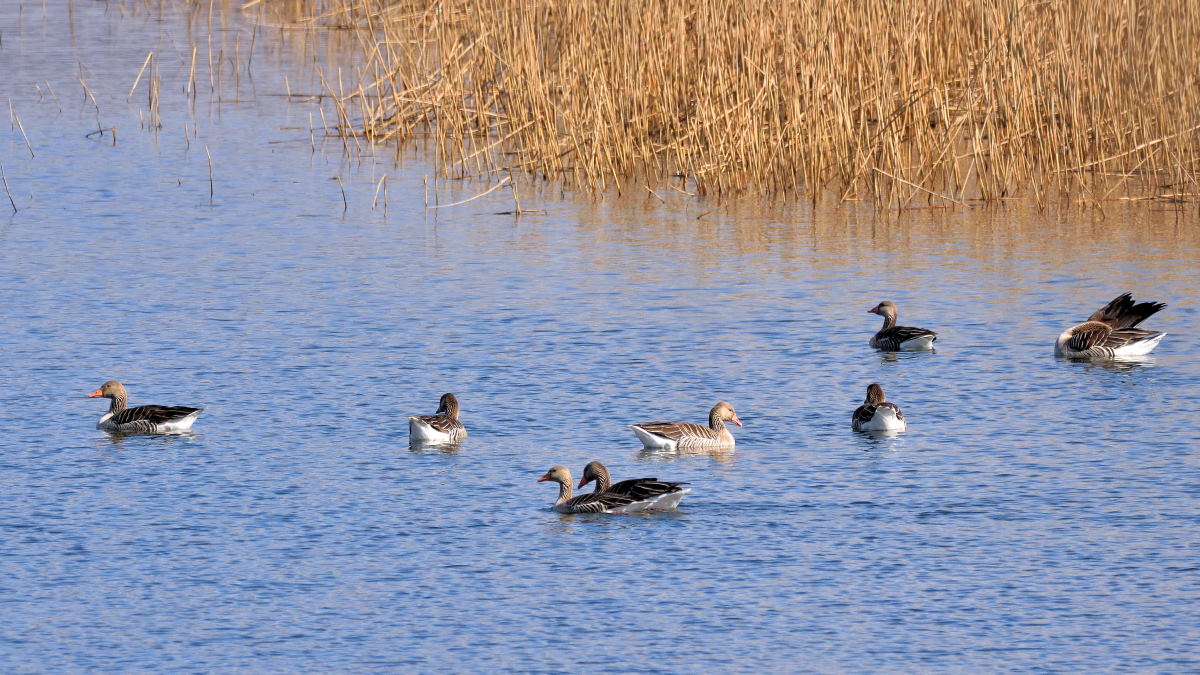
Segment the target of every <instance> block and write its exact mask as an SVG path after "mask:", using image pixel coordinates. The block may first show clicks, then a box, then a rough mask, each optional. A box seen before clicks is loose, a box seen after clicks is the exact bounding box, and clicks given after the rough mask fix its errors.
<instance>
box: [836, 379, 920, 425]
mask: <svg viewBox="0 0 1200 675" xmlns="http://www.w3.org/2000/svg"><path fill="white" fill-rule="evenodd" d="M850 428H851V429H854V430H855V431H904V430H905V429H906V428H908V423H907V422H905V421H904V413H902V412H900V406H898V405H896V404H895V403H892V402H890V401H888V400H886V398H885V397H884V395H883V387H881V386H879V385H878V384H870V385H867V398H866V400H864V401H863V404H862V405H860V406H858V409H857V410H855V411H854V414H853V415H851V416H850Z"/></svg>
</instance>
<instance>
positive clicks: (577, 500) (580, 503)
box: [538, 466, 653, 513]
mask: <svg viewBox="0 0 1200 675" xmlns="http://www.w3.org/2000/svg"><path fill="white" fill-rule="evenodd" d="M542 481H554V482H555V483H558V501H556V502H554V510H555V511H558V512H559V513H636V512H638V511H645V510H646V509H647V507H649V506H650V505H651V504H652V503H653V501H645V500H637V499H635V498H633V497H631V496H629V495H621V494H616V493H614V492H589V493H587V494H582V495H579V496H578V497H573V496H571V494H572V493H571V471H570V470H569V469H567V467H565V466H554V467H551V468H550V470H549V471H547V472H546V474H545V475H544V476H542V477H541V478H539V479H538V482H539V483H540V482H542Z"/></svg>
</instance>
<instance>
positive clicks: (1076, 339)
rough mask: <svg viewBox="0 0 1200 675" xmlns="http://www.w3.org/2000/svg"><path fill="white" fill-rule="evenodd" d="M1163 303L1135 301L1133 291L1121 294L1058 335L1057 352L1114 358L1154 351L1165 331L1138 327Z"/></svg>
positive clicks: (1078, 355)
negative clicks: (1084, 319)
mask: <svg viewBox="0 0 1200 675" xmlns="http://www.w3.org/2000/svg"><path fill="white" fill-rule="evenodd" d="M1166 306H1167V305H1166V303H1162V302H1136V303H1135V302H1134V301H1133V294H1132V293H1122V294H1121V295H1118V296H1117V297H1115V298H1113V299H1112V302H1109V303H1108V304H1107V305H1105V306H1103V307H1101V308H1100V309H1098V310H1096V311H1095V312H1093V313H1092V315H1091V316H1090V317H1088V320H1087V321H1084V322H1083V323H1081V324H1079V325H1077V326H1072V327H1070V328H1068V329H1066V330H1065V331H1063V332H1062V335H1059V336H1058V341H1057V342H1055V343H1054V355H1055V356H1066V357H1068V358H1087V357H1091V358H1108V359H1111V358H1114V357H1122V356H1144V355H1146V354H1149V353H1150V352H1152V351H1154V348H1155V347H1157V346H1158V343H1159V341H1160V340H1162V339H1163V336H1165V335H1166V333H1160V332H1158V331H1153V330H1146V329H1144V328H1137V325H1138V324H1139V323H1141V322H1143V321H1145V320H1146V319H1148V318H1150V317H1151V316H1153V315H1154V314H1156V313H1157V312H1159V311H1160V310H1162V309H1163V308H1164V307H1166Z"/></svg>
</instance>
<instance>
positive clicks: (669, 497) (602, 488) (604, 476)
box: [579, 462, 691, 511]
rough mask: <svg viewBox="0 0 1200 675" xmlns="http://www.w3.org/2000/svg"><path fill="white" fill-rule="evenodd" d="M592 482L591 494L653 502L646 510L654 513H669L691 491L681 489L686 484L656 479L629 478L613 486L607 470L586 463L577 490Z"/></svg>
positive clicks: (595, 464)
mask: <svg viewBox="0 0 1200 675" xmlns="http://www.w3.org/2000/svg"><path fill="white" fill-rule="evenodd" d="M592 481H596V488H595V489H594V490H593V491H592V494H603V493H605V492H612V493H614V494H619V495H625V496H628V497H632V498H633V499H635V500H637V501H649V502H653V504H651V506H650V507H648V508H651V509H653V510H655V511H669V510H671V509H673V508H675V507H676V506H678V505H679V502H680V501H681V500H682V499H683V496H684V495H686V494H687V493H688V492H690V491H691V490H688V489H685V488H683V487H681V486H683V485H687V483H677V482H673V481H665V480H659V479H657V478H630V479H629V480H623V481H621V482H620V483H616V484H613V483H612V478H610V477H609V474H608V468H607V467H605V466H604V465H603V464H601V463H600V462H588V465H587V466H585V467H583V478H581V479H580V480H579V488H580V489H583V486H584V485H587V484H588V483H590V482H592Z"/></svg>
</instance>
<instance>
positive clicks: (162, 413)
mask: <svg viewBox="0 0 1200 675" xmlns="http://www.w3.org/2000/svg"><path fill="white" fill-rule="evenodd" d="M88 398H107V399H110V400H111V401H112V403H110V404H109V406H108V412H107V413H106V414H105V415H104V416H103V417H101V418H100V420H99V421H98V422H96V428H97V429H102V430H104V431H111V432H114V433H118V434H170V433H178V432H181V431H187V430H188V429H191V428H192V423H193V422H195V421H196V416H197V415H199V414H200V413H202V412H204V408H188V407H186V406H181V405H139V406H135V407H133V408H128V407H126V405H125V404H126V401H128V400H129V395H128V394H127V393H126V392H125V385H123V384H121V383H120V382H117V381H116V380H109V381H108V382H105V383H104V384H102V385H100V388H99V389H97V390H96V391H93V392H92V393H90V394H88Z"/></svg>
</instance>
